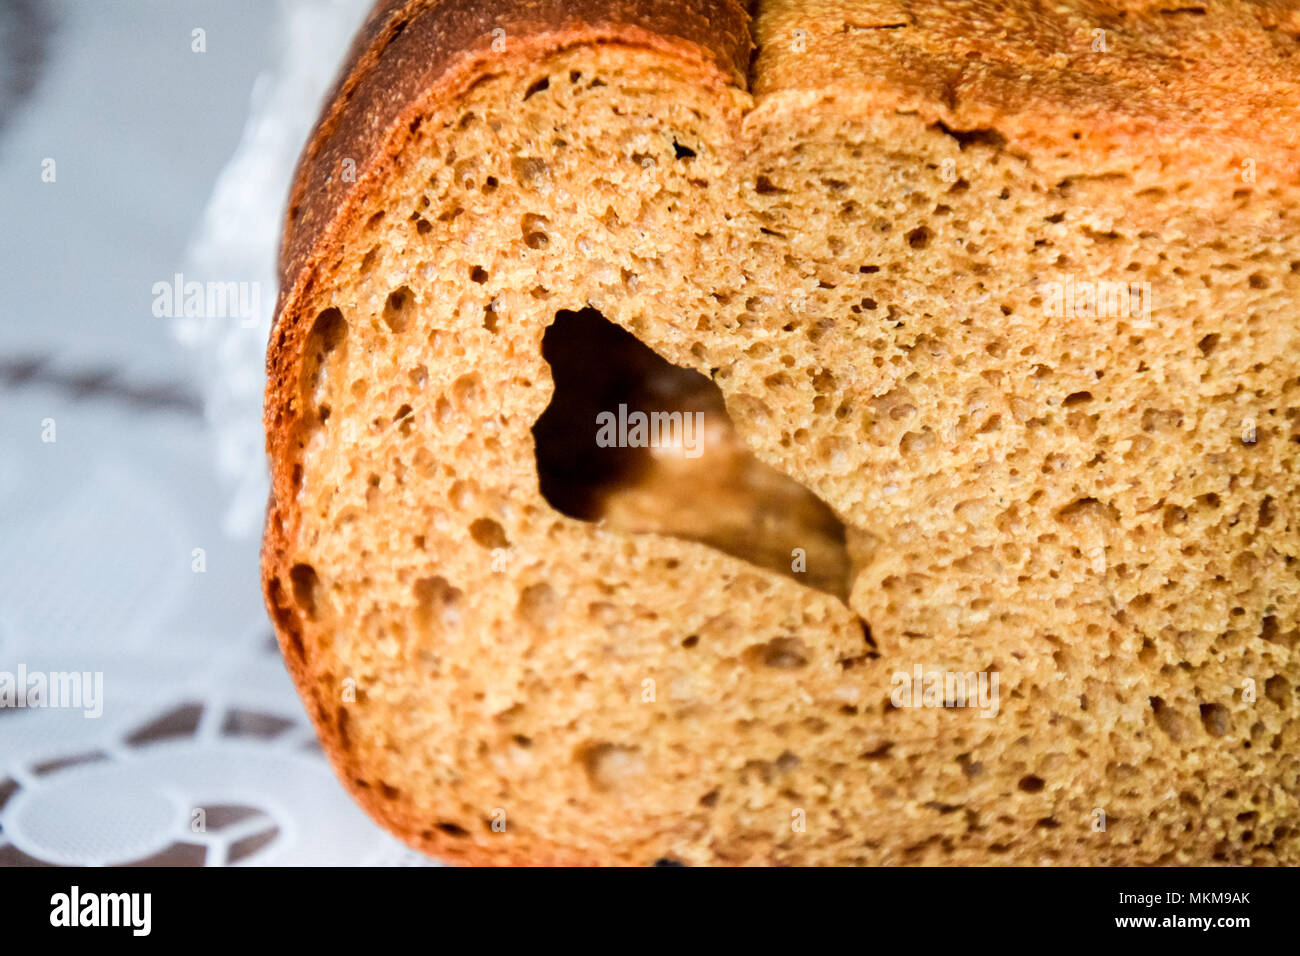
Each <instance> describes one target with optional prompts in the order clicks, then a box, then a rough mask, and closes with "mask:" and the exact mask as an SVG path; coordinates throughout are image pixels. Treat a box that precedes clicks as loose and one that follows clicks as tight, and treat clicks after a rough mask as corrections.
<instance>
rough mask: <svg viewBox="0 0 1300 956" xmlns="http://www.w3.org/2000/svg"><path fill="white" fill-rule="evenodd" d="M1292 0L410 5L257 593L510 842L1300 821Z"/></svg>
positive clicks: (1202, 843) (307, 281) (1266, 846)
mask: <svg viewBox="0 0 1300 956" xmlns="http://www.w3.org/2000/svg"><path fill="white" fill-rule="evenodd" d="M1298 40H1300V13H1298V12H1297V8H1296V6H1295V5H1294V4H1292V3H1285V2H1277V3H1268V2H1262V0H1261V2H1252V3H1246V2H1240V3H1238V2H1225V0H1197V2H1196V3H1195V4H1192V5H1186V4H1161V3H1154V2H1146V0H1110V2H1102V0H1063V2H1060V3H1053V4H1043V3H1038V2H1031V0H1007V2H990V0H966V2H943V0H758V3H757V4H756V5H754V6H753V7H752V8H751V9H750V10H748V11H747V10H746V9H744V8H743V7H742V6H741V5H740V4H739V2H738V0H482V2H471V0H439V2H423V0H394V2H386V3H381V4H380V5H379V7H378V8H377V9H376V10H375V11H374V12H373V14H372V15H371V17H370V18H369V20H368V22H367V23H366V25H365V27H364V28H363V31H362V33H361V35H360V36H359V37H358V39H357V41H356V44H355V47H354V49H353V51H352V54H351V56H350V60H349V62H348V64H347V66H346V68H345V69H344V72H343V74H342V79H341V80H340V81H339V83H338V85H337V87H336V89H335V90H334V92H333V94H332V95H331V97H330V99H329V102H328V105H327V106H326V108H325V110H324V113H323V115H322V117H321V119H320V122H319V124H318V126H317V128H316V130H315V133H314V134H313V136H312V138H311V141H310V143H309V144H308V146H307V148H306V151H305V153H304V155H303V157H302V160H301V164H300V167H299V170H298V174H297V179H296V183H295V186H294V189H293V193H292V196H291V198H290V206H289V212H288V222H287V226H286V231H285V236H284V245H283V250H282V259H281V278H282V288H281V291H280V299H279V304H278V312H277V321H276V324H275V327H274V330H273V332H272V336H271V341H270V345H269V353H268V362H267V368H268V373H269V383H268V390H267V405H266V428H267V438H268V449H269V453H270V458H271V465H272V473H273V492H272V496H271V502H270V508H269V514H268V520H267V528H266V538H265V545H264V556H263V565H264V586H265V592H266V599H267V603H268V607H269V609H270V611H271V614H272V616H273V618H274V621H275V625H276V629H277V631H278V633H279V637H280V641H281V645H282V647H283V650H284V654H285V657H286V660H287V662H288V666H289V668H290V670H291V672H292V674H293V677H294V680H295V682H296V684H297V687H298V689H299V692H300V693H301V695H302V697H303V700H304V702H305V704H306V706H307V709H308V711H309V712H310V714H311V716H312V719H313V720H314V722H315V725H316V728H317V731H318V733H319V735H320V738H321V740H322V742H323V744H324V746H325V748H326V750H327V752H328V753H329V756H330V758H331V760H332V761H333V764H334V766H335V768H336V770H337V772H338V774H339V776H340V778H341V779H342V780H343V782H344V783H345V785H346V786H347V787H348V788H349V789H350V791H351V792H352V793H353V794H354V796H355V797H356V799H357V800H358V801H359V802H360V803H361V804H362V805H363V806H364V807H365V808H366V810H367V811H368V812H369V813H370V814H372V815H373V816H374V817H375V819H377V820H378V821H380V822H381V823H382V824H383V825H384V826H386V827H388V828H389V829H390V830H392V831H393V832H394V833H396V834H398V835H399V836H401V837H402V838H403V839H405V840H406V841H407V842H409V843H410V844H411V845H412V846H414V847H418V848H419V849H421V850H424V851H426V852H428V853H430V854H432V855H434V856H437V857H439V858H441V859H444V860H448V861H455V862H465V863H502V864H638V865H639V864H652V863H655V862H669V863H682V864H688V865H699V864H888V865H893V864H1011V863H1014V864H1075V865H1092V864H1105V865H1114V864H1186V863H1212V862H1223V863H1236V864H1290V865H1296V864H1300V722H1298V721H1297V711H1298V708H1300V700H1297V694H1296V688H1297V685H1298V684H1300V562H1298V560H1297V559H1298V558H1300V491H1298V486H1300V308H1298V302H1300V206H1297V199H1298V198H1300V124H1297V123H1296V122H1295V119H1296V111H1297V104H1300V43H1298V42H1297V41H1298Z"/></svg>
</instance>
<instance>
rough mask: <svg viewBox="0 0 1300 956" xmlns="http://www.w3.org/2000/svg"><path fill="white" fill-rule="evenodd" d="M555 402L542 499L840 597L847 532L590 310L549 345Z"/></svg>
mask: <svg viewBox="0 0 1300 956" xmlns="http://www.w3.org/2000/svg"><path fill="white" fill-rule="evenodd" d="M542 355H543V357H544V358H545V359H546V361H547V362H548V363H550V366H551V375H552V377H553V379H554V381H555V395H554V397H553V398H552V399H551V404H550V405H549V406H548V407H547V409H546V411H545V412H543V413H542V415H541V416H540V417H539V418H538V419H537V423H536V424H535V425H534V426H533V436H534V438H535V439H536V446H537V470H538V477H539V480H540V484H541V491H542V495H543V496H544V497H545V498H546V500H547V501H548V502H550V504H551V505H552V506H553V507H554V508H555V509H556V510H558V511H561V512H563V513H564V514H566V515H569V516H571V517H574V518H579V519H581V520H583V521H593V522H597V521H598V522H603V523H604V524H605V526H606V527H610V528H613V529H615V530H619V531H626V532H633V533H637V532H640V533H645V532H652V533H657V534H665V535H671V536H673V537H677V538H685V539H687V540H690V541H698V542H700V543H702V544H706V545H709V546H710V547H713V548H717V549H718V550H719V551H722V552H725V553H726V554H730V555H732V556H734V557H737V558H741V559H743V560H745V561H749V562H750V563H752V564H755V565H758V566H759V567H762V568H766V569H768V570H771V571H777V572H779V573H781V574H784V575H787V576H789V577H791V578H793V579H794V580H796V581H798V582H799V583H801V584H805V585H807V586H809V587H813V588H817V589H818V590H821V591H825V592H827V593H829V594H833V595H835V596H836V597H838V598H840V599H841V600H844V599H845V598H846V596H847V591H848V575H849V561H848V553H847V551H846V550H845V544H844V537H845V535H844V525H843V524H842V523H841V522H840V521H839V519H838V518H836V516H835V514H834V512H832V511H831V509H830V508H829V507H828V506H827V505H826V504H825V503H824V502H822V501H821V500H820V499H819V498H817V496H816V495H814V494H813V493H812V492H811V491H809V490H808V489H807V488H805V487H804V486H803V485H801V484H799V483H798V482H797V481H795V480H794V479H792V478H790V477H788V476H786V475H784V474H782V473H781V472H779V471H777V470H776V469H774V468H772V467H770V466H769V465H766V464H764V463H763V462H761V461H759V460H758V459H757V458H755V457H754V455H753V454H752V453H751V452H750V451H749V449H748V448H746V447H745V445H744V443H743V442H742V441H741V440H740V437H739V435H737V433H736V430H735V428H734V427H733V426H732V423H731V419H730V418H729V417H728V416H727V410H726V406H725V405H724V403H723V398H722V393H721V391H719V389H718V387H717V386H716V385H714V384H713V382H711V381H710V380H709V379H708V378H706V377H705V376H703V375H701V374H700V373H699V372H696V371H693V370H691V369H686V368H682V367H680V366H677V365H673V364H671V363H670V362H668V361H666V360H665V359H663V358H661V357H660V356H659V355H657V354H656V353H655V352H654V351H653V350H651V349H650V348H648V347H647V346H646V345H644V344H643V343H642V342H640V341H639V340H638V339H637V338H636V337H635V336H633V335H632V334H631V333H630V332H627V331H626V330H624V329H623V328H621V327H619V326H617V325H615V324H614V323H612V322H609V321H608V320H606V319H605V318H604V316H602V315H601V314H600V313H599V312H597V311H596V310H594V309H583V310H582V311H581V312H560V313H558V315H557V316H556V319H555V322H554V323H553V324H552V325H551V327H550V328H548V329H547V330H546V334H545V336H544V338H543V339H542Z"/></svg>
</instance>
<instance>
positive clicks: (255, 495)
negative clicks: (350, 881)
mask: <svg viewBox="0 0 1300 956" xmlns="http://www.w3.org/2000/svg"><path fill="white" fill-rule="evenodd" d="M366 6H368V3H367V0H318V2H313V0H282V2H279V3H274V4H273V3H265V2H261V0H211V2H204V0H194V2H186V3H171V4H157V3H143V2H141V3H132V4H124V5H118V4H85V3H77V2H66V3H48V4H24V3H18V2H15V3H13V4H11V5H9V6H7V7H6V8H5V10H4V16H5V17H6V18H8V19H7V20H6V22H4V23H0V55H3V56H4V57H5V58H6V60H5V62H6V65H7V69H8V70H9V72H10V73H12V72H13V70H14V69H16V68H17V69H21V70H22V71H25V72H26V73H27V74H28V75H29V76H30V78H31V79H32V82H31V83H30V84H29V85H30V86H31V90H30V92H29V93H27V94H26V98H25V99H23V100H22V101H20V102H18V103H17V104H14V103H12V102H9V101H5V102H3V103H0V106H2V107H3V111H4V112H6V113H7V115H4V116H0V121H2V125H0V182H2V183H3V197H4V198H3V199H2V200H0V202H2V203H3V205H0V225H2V226H3V228H0V234H3V236H4V239H3V241H4V243H5V246H4V253H5V254H4V255H3V256H0V285H3V287H4V288H5V290H6V295H5V297H4V302H3V304H0V701H3V692H4V682H5V680H6V675H8V680H9V681H10V682H11V685H12V684H13V683H16V682H19V679H20V676H24V677H25V678H26V679H28V680H30V679H31V678H32V675H46V676H49V675H57V674H61V673H62V674H70V673H74V672H75V673H77V674H83V675H92V676H91V677H90V678H88V679H87V680H86V683H85V687H84V688H83V690H85V689H89V688H94V687H95V686H97V682H98V681H100V680H102V693H101V695H100V696H99V698H98V699H97V700H91V699H90V697H93V696H94V695H87V694H84V693H83V694H82V696H81V697H80V698H78V699H77V703H78V704H79V706H64V707H49V706H36V705H34V703H33V701H31V700H27V701H23V704H24V705H25V706H13V705H11V706H0V865H3V864H20V865H21V864H55V865H58V864H83V865H112V864H121V863H141V862H143V863H148V862H167V863H179V864H206V865H225V864H234V863H241V864H368V863H398V864H401V863H405V864H416V863H422V862H426V861H425V859H424V858H423V857H421V856H419V855H417V854H414V853H412V852H410V851H408V850H406V849H405V848H404V847H402V846H401V845H400V844H399V843H398V842H397V841H395V840H393V839H392V838H390V837H389V836H388V835H386V834H385V833H384V832H383V831H381V830H380V829H379V828H377V827H376V826H375V825H374V824H373V823H371V822H370V821H369V820H368V819H367V818H366V817H365V815H364V814H363V813H362V812H361V811H360V810H359V809H358V808H357V807H356V806H355V805H354V804H353V803H352V801H351V800H350V799H349V798H348V797H347V795H346V793H345V792H344V791H343V789H342V788H341V786H340V785H339V784H338V782H337V781H336V780H335V779H334V776H333V774H332V773H331V771H330V769H329V767H328V765H327V764H326V762H325V760H324V758H323V757H322V755H321V753H320V750H319V747H318V746H317V744H316V741H315V738H314V736H313V734H312V731H311V728H310V726H309V724H308V722H307V720H306V717H305V714H304V712H303V709H302V706H301V704H300V703H299V701H298V698H297V696H296V694H295V693H294V691H293V688H292V686H291V685H290V682H289V680H288V677H287V675H286V674H285V670H284V666H283V664H282V662H281V659H280V656H279V652H278V651H277V649H276V647H275V644H274V640H273V638H272V635H271V630H270V627H269V624H268V622H267V618H266V614H265V612H264V610H263V608H262V605H261V598H260V593H259V588H258V574H257V556H258V554H257V552H258V526H257V525H258V521H259V519H260V512H261V508H262V506H263V503H264V501H265V488H266V485H265V466H264V463H263V459H262V439H261V429H260V423H259V416H260V401H261V398H260V396H261V385H262V383H261V374H262V373H261V369H262V350H263V348H264V344H265V341H266V336H267V330H268V327H269V326H268V321H269V313H270V309H271V307H272V306H273V304H274V298H275V294H274V293H275V285H274V274H273V272H272V269H273V265H274V252H275V243H276V240H277V237H278V231H279V221H280V216H281V210H282V207H283V202H284V196H285V193H286V190H287V187H288V179H289V175H290V172H291V169H292V163H293V160H294V158H295V156H296V154H297V152H298V149H299V147H300V145H301V142H302V139H303V137H304V135H305V133H306V130H307V129H308V127H309V125H310V123H311V122H312V120H313V118H314V116H315V114H316V111H317V109H318V104H319V98H320V96H321V93H322V91H323V90H324V88H325V86H326V84H327V83H328V82H329V80H330V78H331V76H332V74H333V72H334V70H335V68H336V66H337V62H338V58H339V56H340V55H341V52H342V50H343V48H344V46H345V44H346V42H347V39H348V38H349V37H350V35H351V33H352V31H353V30H354V29H355V26H356V24H357V23H358V22H359V20H360V18H361V16H362V15H363V13H364V9H365V7H366ZM15 18H17V19H15ZM196 28H202V29H203V30H204V36H205V45H206V50H205V52H202V53H196V52H194V51H193V49H192V47H191V44H192V36H193V30H194V29H196ZM33 35H36V36H38V37H39V38H40V42H39V43H38V44H36V45H35V47H33V45H32V44H30V43H27V44H24V45H23V48H22V49H21V50H16V48H15V45H14V44H15V40H14V37H15V36H27V37H29V38H30V37H32V36H33ZM20 56H21V62H19V57H20ZM16 64H17V66H16ZM69 131H72V132H73V133H79V134H80V135H70V133H69ZM47 157H53V158H55V159H56V160H57V164H58V166H57V168H58V175H57V180H56V181H55V182H53V183H46V182H42V179H41V176H40V173H41V168H42V166H41V164H42V161H43V160H44V159H45V158H47ZM179 271H183V272H184V273H186V274H187V275H189V276H193V277H196V278H199V279H213V280H217V281H226V280H235V281H249V282H258V283H261V284H262V294H261V304H262V313H261V314H260V315H259V316H258V317H257V322H256V324H255V327H253V323H247V324H248V325H249V326H250V327H244V325H245V324H244V323H240V322H238V321H232V320H229V319H223V320H209V321H207V322H190V323H186V322H183V321H176V320H168V319H159V318H156V317H155V316H153V315H152V314H151V311H150V305H151V301H152V294H151V291H150V290H151V286H152V284H153V283H154V282H158V281H163V280H168V279H170V277H171V276H172V275H173V273H175V272H179ZM51 439H53V440H51ZM38 703H39V702H38ZM65 703H66V702H65ZM95 711H101V713H99V715H98V716H95Z"/></svg>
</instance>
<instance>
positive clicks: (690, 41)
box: [261, 0, 753, 865]
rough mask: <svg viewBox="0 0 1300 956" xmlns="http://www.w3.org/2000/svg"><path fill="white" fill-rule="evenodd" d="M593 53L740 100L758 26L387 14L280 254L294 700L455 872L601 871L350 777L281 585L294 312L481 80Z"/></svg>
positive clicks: (364, 792)
mask: <svg viewBox="0 0 1300 956" xmlns="http://www.w3.org/2000/svg"><path fill="white" fill-rule="evenodd" d="M494 30H504V31H505V32H504V34H500V33H497V34H494V33H493V31H494ZM502 37H503V38H504V40H505V49H504V51H500V52H498V51H494V50H493V49H492V43H493V40H494V39H500V38H502ZM583 44H622V45H626V46H629V47H637V48H643V49H649V50H653V51H657V52H661V53H663V54H665V55H667V56H671V57H674V58H676V59H678V60H680V61H681V63H682V65H683V66H684V67H685V69H686V70H687V71H688V72H689V73H691V74H693V75H695V77H696V78H697V79H698V81H699V82H700V83H704V84H709V85H716V86H718V87H720V88H722V87H726V86H733V87H737V88H742V89H743V88H745V86H746V84H747V77H746V70H747V66H748V63H749V58H750V52H751V50H752V48H753V43H752V40H751V38H750V32H749V15H748V14H747V13H746V11H745V10H744V9H742V8H741V7H740V6H739V4H738V3H737V2H736V0H490V2H481V0H380V2H379V3H377V4H376V6H375V8H374V9H373V10H372V11H371V13H370V15H369V16H368V17H367V18H366V21H365V23H364V24H363V26H362V28H361V30H360V32H359V33H358V35H357V37H356V39H355V41H354V42H353V45H352V47H351V50H350V51H349V53H348V56H347V59H346V61H345V63H344V66H343V68H342V70H341V72H340V75H339V79H338V80H337V81H336V82H335V85H334V88H333V90H332V91H331V93H330V95H329V96H328V98H327V100H326V102H327V106H326V107H325V109H324V111H323V112H322V115H321V117H320V119H319V120H318V122H317V124H316V126H315V128H314V129H313V131H312V133H311V135H310V137H309V138H308V141H307V144H306V146H305V147H304V149H303V153H302V155H301V157H300V159H299V161H298V166H297V170H296V172H295V174H294V182H293V186H292V189H291V192H290V197H289V206H288V214H287V216H286V219H285V229H284V234H283V237H282V240H281V247H280V292H279V297H278V300H277V303H276V310H275V316H274V319H273V322H272V327H271V340H270V344H269V346H268V349H267V362H266V372H267V386H266V401H265V412H264V425H265V428H266V435H267V440H266V449H267V453H268V456H269V458H270V461H271V494H270V499H269V502H268V505H267V516H266V526H265V532H264V535H263V542H262V556H261V563H262V592H263V597H264V599H265V601H266V606H267V610H268V612H269V613H270V616H271V620H272V622H273V624H274V627H275V631H276V636H277V639H278V641H279V644H280V648H281V651H282V653H283V655H284V659H285V661H286V664H287V667H288V670H289V674H290V676H291V678H292V679H293V682H294V686H295V687H296V689H297V691H298V694H299V696H300V697H301V698H302V700H303V702H304V705H305V706H306V709H307V712H308V715H309V716H310V718H311V721H312V723H313V725H314V727H315V730H316V733H317V736H318V738H319V739H320V741H321V744H322V747H323V748H324V750H325V753H326V755H327V756H328V758H329V760H330V762H331V763H332V764H333V766H334V769H335V772H336V773H337V775H338V776H339V778H340V779H341V780H342V781H343V784H344V786H345V787H346V788H347V790H348V791H349V793H350V794H351V795H352V797H353V798H354V799H355V800H356V801H357V802H358V803H359V804H360V805H361V806H362V808H363V809H365V810H366V812H367V813H369V814H370V815H371V816H372V817H373V818H374V819H376V820H378V821H380V822H382V823H383V824H384V825H385V826H387V827H389V828H390V829H394V830H395V831H397V832H398V833H400V834H401V835H402V836H403V838H404V839H406V840H407V842H409V843H411V844H412V845H414V846H418V847H419V848H420V849H422V850H424V851H425V852H427V853H430V854H432V855H434V856H436V857H439V858H441V859H443V860H447V861H449V862H456V863H465V864H479V865H483V864H501V863H505V864H508V865H511V864H513V865H523V864H527V865H595V864H598V863H601V862H603V861H600V860H595V859H591V858H587V857H585V856H581V855H575V854H574V853H573V851H572V850H568V849H565V848H561V847H557V846H550V845H547V844H544V843H542V842H540V841H534V844H533V846H532V849H531V852H530V853H529V854H528V855H527V856H524V855H519V856H517V857H506V858H504V859H503V858H502V856H501V855H500V854H488V853H485V852H483V851H481V850H479V849H477V848H475V847H473V846H467V845H466V842H465V841H463V840H456V839H454V838H451V837H449V836H447V835H445V834H442V833H440V832H439V831H437V830H432V831H431V830H428V829H425V828H424V827H425V823H424V822H422V821H416V820H413V819H412V820H400V819H395V818H394V812H395V811H394V807H393V805H392V804H391V803H388V802H385V801H382V800H381V799H379V797H378V795H377V794H375V793H374V792H373V791H372V790H370V789H369V788H368V787H367V786H366V785H365V784H364V782H363V781H362V780H361V777H360V774H359V773H358V772H357V768H356V767H354V766H353V760H352V759H351V757H350V755H349V752H348V748H347V746H346V745H345V743H344V741H343V740H342V739H341V737H342V732H341V730H340V728H339V727H337V726H336V725H335V724H334V722H332V721H331V720H330V719H329V715H330V714H331V713H332V709H331V708H327V707H326V706H325V702H324V700H323V699H322V693H323V692H322V690H321V687H320V685H319V683H318V682H317V680H316V678H315V675H314V674H313V672H312V656H311V650H310V647H309V645H308V642H307V639H306V636H305V634H304V627H303V623H302V620H301V618H300V616H299V613H300V612H299V610H298V609H297V607H296V606H295V603H294V602H293V600H292V599H291V596H290V595H288V594H286V593H285V592H284V585H283V584H282V583H281V582H283V581H288V580H289V577H290V561H291V555H292V554H293V544H294V541H295V539H296V536H297V530H298V526H299V516H298V514H297V511H296V505H295V498H296V495H295V491H294V484H295V480H294V476H293V473H292V472H293V466H292V461H293V460H294V457H295V456H294V455H293V454H292V452H293V449H294V445H295V442H296V441H297V432H298V428H299V424H300V417H299V415H300V409H299V408H298V407H297V396H296V390H295V388H294V383H295V382H297V381H298V378H299V375H300V371H301V365H302V359H303V351H304V343H305V340H306V336H307V333H308V323H307V321H306V318H307V316H306V315H305V314H304V313H302V312H301V310H299V309H298V308H297V306H298V304H299V303H301V302H302V301H304V299H305V298H306V297H307V295H308V293H309V292H310V290H311V288H312V286H313V283H314V282H315V280H316V276H317V275H318V273H319V272H320V270H321V269H322V268H323V267H324V266H326V265H327V264H328V263H329V262H330V261H331V259H332V258H333V257H334V256H335V255H336V252H337V250H338V247H339V243H340V236H341V235H342V234H343V233H344V232H345V231H346V229H347V227H348V226H349V225H350V223H351V221H352V219H353V218H354V217H355V216H356V215H357V210H359V209H362V208H364V206H365V202H366V199H367V197H368V196H369V195H370V193H371V192H372V190H373V189H374V187H375V185H376V184H377V183H379V182H381V181H382V180H383V177H384V175H385V173H386V171H387V170H388V169H389V168H390V167H391V166H392V164H393V162H394V160H395V157H397V156H398V155H399V154H400V153H401V151H402V149H403V147H404V146H405V145H406V143H407V142H408V140H409V139H410V138H411V137H413V136H414V135H415V132H416V130H418V127H419V123H420V122H421V118H422V117H424V116H428V115H433V114H436V112H437V110H438V109H439V108H440V107H442V106H445V105H446V104H449V103H452V102H454V101H455V99H456V97H457V96H458V95H460V94H461V93H462V92H464V91H465V90H466V89H468V88H469V87H470V86H472V85H473V84H474V83H475V82H476V81H477V80H479V79H481V78H484V77H487V76H490V75H493V74H494V73H497V72H502V71H505V70H508V69H510V68H511V66H512V65H515V64H523V63H527V62H529V61H530V60H535V59H540V58H542V57H544V56H547V55H549V54H552V53H555V52H558V51H560V50H563V49H566V48H570V47H575V46H579V45H583ZM498 45H499V44H498ZM345 159H351V160H352V161H353V163H354V164H355V166H354V169H355V176H354V177H352V178H351V179H345V178H344V177H343V176H341V175H340V171H341V169H342V163H343V161H344V160H345ZM353 180H354V181H353Z"/></svg>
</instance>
